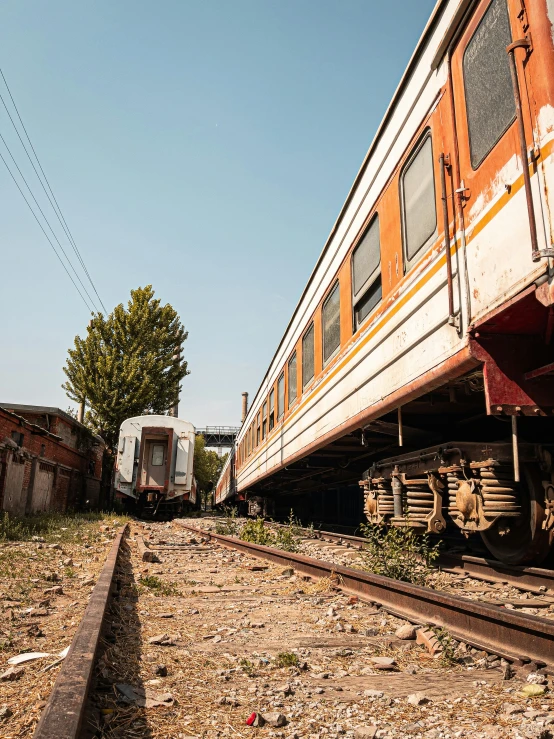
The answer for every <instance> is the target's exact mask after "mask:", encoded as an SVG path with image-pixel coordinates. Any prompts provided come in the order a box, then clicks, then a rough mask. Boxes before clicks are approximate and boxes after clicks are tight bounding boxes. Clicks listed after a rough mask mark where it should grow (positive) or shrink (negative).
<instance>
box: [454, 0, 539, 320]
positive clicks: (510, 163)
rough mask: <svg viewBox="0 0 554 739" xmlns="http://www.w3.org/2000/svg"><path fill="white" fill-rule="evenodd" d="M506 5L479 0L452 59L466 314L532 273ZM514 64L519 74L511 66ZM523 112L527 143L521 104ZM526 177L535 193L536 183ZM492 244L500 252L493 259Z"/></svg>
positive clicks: (512, 18) (512, 20) (516, 32)
mask: <svg viewBox="0 0 554 739" xmlns="http://www.w3.org/2000/svg"><path fill="white" fill-rule="evenodd" d="M511 5H512V0H482V1H481V2H480V3H479V4H478V6H477V9H476V11H475V13H474V14H473V16H472V18H471V20H470V22H469V23H468V25H467V28H466V29H465V30H464V32H463V33H462V35H461V37H460V40H459V42H458V44H457V46H456V48H455V49H454V51H453V54H452V66H451V68H452V82H453V91H454V102H455V109H456V126H457V134H458V149H459V166H460V185H461V186H460V191H459V197H460V199H461V201H462V204H463V208H464V221H465V229H466V237H467V243H468V252H467V254H468V274H469V282H470V296H471V304H472V307H471V313H472V316H473V317H475V316H478V315H479V314H481V313H483V312H484V311H486V310H488V309H490V308H491V307H494V304H495V303H498V302H499V300H501V299H502V296H504V295H506V294H507V293H510V292H513V290H514V289H516V286H517V284H518V283H520V282H521V281H523V280H524V279H525V278H526V276H527V275H528V274H529V272H530V271H531V270H532V268H533V263H532V259H531V242H530V233H529V219H528V214H527V206H526V196H525V189H524V187H523V165H522V161H521V157H520V156H519V151H520V139H519V133H518V124H517V116H516V103H515V98H514V88H513V84H512V77H511V73H510V61H509V57H508V53H507V47H508V46H509V45H510V44H511V43H512V41H513V39H517V38H518V37H519V36H521V35H522V30H521V28H520V27H519V21H518V20H517V18H516V14H515V13H511ZM518 67H519V69H520V74H521V75H524V72H523V71H522V69H521V65H520V64H519V62H518ZM522 79H523V77H522ZM524 108H525V116H526V120H525V124H526V128H528V130H529V141H531V133H530V132H531V129H532V126H531V121H530V120H529V107H528V106H524ZM533 179H534V182H533V187H534V188H536V189H537V191H538V178H536V177H535V178H533ZM538 197H539V194H538V192H537V198H538ZM537 202H538V200H537ZM543 241H544V228H543ZM493 245H495V246H496V245H498V246H500V247H501V259H499V258H498V257H499V251H498V249H497V248H491V246H493ZM484 276H486V279H484V278H483V277H484Z"/></svg>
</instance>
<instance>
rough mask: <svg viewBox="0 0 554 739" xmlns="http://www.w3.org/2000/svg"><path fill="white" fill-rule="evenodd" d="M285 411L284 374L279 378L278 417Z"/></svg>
mask: <svg viewBox="0 0 554 739" xmlns="http://www.w3.org/2000/svg"><path fill="white" fill-rule="evenodd" d="M284 412H285V375H284V374H282V375H281V376H280V377H279V379H278V380H277V419H279V418H281V417H282V415H283V413H284Z"/></svg>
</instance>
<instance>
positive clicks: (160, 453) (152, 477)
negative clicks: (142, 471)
mask: <svg viewBox="0 0 554 739" xmlns="http://www.w3.org/2000/svg"><path fill="white" fill-rule="evenodd" d="M166 455H167V440H166V439H160V440H158V439H156V440H148V441H147V442H146V480H145V485H146V487H162V488H163V486H164V480H165V464H166Z"/></svg>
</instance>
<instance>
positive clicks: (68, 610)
mask: <svg viewBox="0 0 554 739" xmlns="http://www.w3.org/2000/svg"><path fill="white" fill-rule="evenodd" d="M95 519H96V520H95ZM41 524H42V525H44V528H45V529H46V530H45V531H43V532H42V531H41V526H40V525H41ZM37 525H38V530H39V531H41V533H40V534H37V535H34V538H32V537H31V535H30V534H29V532H28V531H22V532H21V536H22V538H23V540H20V541H0V614H1V621H0V736H1V737H2V739H15V737H18V738H19V737H30V736H32V734H33V731H34V728H35V726H36V724H37V722H38V719H39V717H40V713H41V710H42V708H43V707H44V706H45V702H46V700H47V698H48V696H49V694H50V691H51V689H52V686H53V684H54V681H55V679H56V677H57V674H58V672H59V669H60V664H61V660H60V658H59V654H60V652H62V650H64V649H65V648H66V647H68V646H69V645H70V644H71V640H72V639H73V636H74V634H75V631H76V630H77V627H78V625H79V622H80V620H81V617H82V615H83V613H84V611H85V608H86V605H87V603H88V599H89V596H90V593H91V591H92V589H93V587H94V584H95V582H96V579H97V577H98V575H99V573H100V570H101V569H102V565H103V564H104V561H105V558H106V556H107V553H108V551H109V549H110V546H111V544H112V541H113V539H114V537H115V535H116V533H117V532H118V531H119V529H120V528H121V525H122V519H121V518H117V517H114V516H113V515H111V516H106V517H100V516H96V517H94V516H92V517H78V516H77V517H71V516H67V517H55V516H54V517H49V518H48V525H45V522H44V521H42V520H39V521H38V522H37ZM16 535H18V534H17V533H16ZM26 538H28V539H29V540H25V539H26ZM52 588H54V590H51V589H52ZM60 591H61V592H60ZM23 652H40V653H46V654H47V655H48V656H45V657H42V658H39V659H36V660H32V661H28V662H24V663H22V664H20V665H18V666H14V667H13V668H12V669H11V670H10V668H11V667H12V666H11V665H10V664H9V663H8V660H9V659H10V658H12V657H16V656H17V655H19V654H21V653H23ZM6 673H7V674H6Z"/></svg>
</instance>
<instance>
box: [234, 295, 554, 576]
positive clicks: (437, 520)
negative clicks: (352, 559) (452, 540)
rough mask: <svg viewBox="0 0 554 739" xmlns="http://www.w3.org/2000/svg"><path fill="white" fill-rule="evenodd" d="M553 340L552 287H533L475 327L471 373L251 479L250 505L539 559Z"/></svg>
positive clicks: (553, 427)
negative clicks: (426, 535) (267, 505)
mask: <svg viewBox="0 0 554 739" xmlns="http://www.w3.org/2000/svg"><path fill="white" fill-rule="evenodd" d="M553 338H554V289H553V288H552V287H550V286H549V284H547V283H544V284H543V285H541V286H540V287H538V288H535V286H531V287H530V288H527V289H526V290H524V291H522V293H520V295H518V296H517V297H516V298H514V299H512V300H511V301H509V302H508V303H507V304H504V305H503V306H502V307H500V308H499V309H497V310H496V311H493V312H491V313H489V314H488V316H487V317H486V318H484V319H482V320H481V321H480V322H478V323H475V324H473V325H472V326H471V327H470V330H469V344H468V348H469V354H470V358H471V362H473V368H470V369H467V367H466V370H465V372H462V373H461V374H459V375H457V374H456V372H453V373H449V372H448V371H444V372H443V373H442V375H441V374H440V372H439V373H437V377H435V378H434V379H433V380H432V382H431V381H430V382H429V384H427V386H425V385H421V389H420V390H419V391H418V392H416V391H414V390H413V389H411V388H410V387H408V386H406V388H403V389H402V393H403V395H402V396H401V398H402V399H401V400H400V404H394V406H393V407H391V408H390V410H389V411H388V412H386V413H384V414H382V415H380V416H379V417H378V418H375V419H373V420H369V422H367V423H366V424H365V425H364V426H363V427H362V428H358V429H354V430H352V431H351V432H350V433H347V434H345V435H342V436H340V437H339V438H335V439H334V440H332V441H330V442H329V443H327V444H326V445H322V447H321V448H318V449H317V450H316V451H313V452H312V453H311V454H309V455H307V456H305V457H304V458H303V459H300V460H297V461H294V462H293V463H291V464H287V466H286V467H284V468H281V469H280V470H278V471H277V472H275V473H274V474H272V475H271V476H270V477H267V478H265V479H263V480H260V481H259V482H256V483H255V484H254V485H253V486H252V487H251V488H249V490H248V491H247V492H246V496H245V497H246V500H248V499H249V498H251V497H253V496H255V497H256V498H257V499H258V507H260V506H261V508H263V506H264V504H262V503H260V499H263V498H266V497H267V498H269V499H271V500H272V501H274V504H275V511H276V515H277V516H278V517H279V516H283V517H286V516H287V515H288V513H289V512H290V510H291V508H292V509H294V511H295V514H296V515H297V516H299V517H300V518H301V519H302V520H305V521H313V522H315V523H320V524H321V525H322V526H325V525H336V524H347V525H350V526H352V525H354V526H356V525H358V524H359V523H360V522H361V521H363V520H364V518H366V519H367V520H369V521H371V522H374V523H381V524H385V525H391V526H399V527H404V526H410V527H413V528H414V529H415V530H416V531H418V532H421V533H430V534H433V535H438V536H441V537H443V536H452V535H453V534H455V535H456V536H457V537H458V538H460V535H463V537H465V540H466V541H467V542H468V543H470V544H471V542H475V541H476V540H477V541H478V542H480V541H482V542H483V543H484V544H485V545H486V547H487V549H488V551H489V552H490V554H491V555H492V556H493V557H494V558H496V559H498V560H501V561H503V562H506V563H511V564H524V563H529V562H534V563H539V562H542V561H543V560H544V559H545V558H546V556H547V555H548V554H549V552H550V551H551V549H552V544H553V539H554V464H553V459H554V350H553V346H554V342H553ZM440 377H442V381H441V379H440ZM391 405H392V404H391ZM370 410H371V409H370ZM360 486H361V489H362V493H360ZM462 541H463V539H462Z"/></svg>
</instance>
